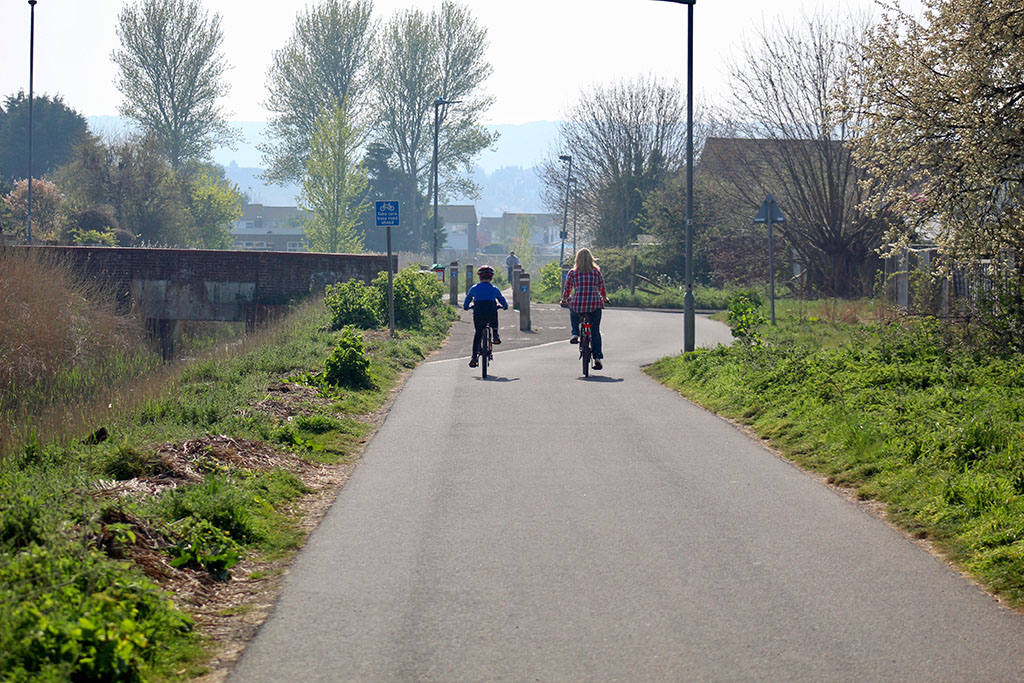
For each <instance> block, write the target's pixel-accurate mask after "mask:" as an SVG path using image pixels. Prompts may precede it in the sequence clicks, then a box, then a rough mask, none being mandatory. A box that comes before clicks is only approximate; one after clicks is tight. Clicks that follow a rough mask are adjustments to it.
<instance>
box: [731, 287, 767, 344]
mask: <svg viewBox="0 0 1024 683" xmlns="http://www.w3.org/2000/svg"><path fill="white" fill-rule="evenodd" d="M728 321H729V327H731V328H732V336H734V337H736V339H738V340H739V341H740V342H741V343H742V344H743V345H744V346H760V345H761V343H762V341H761V338H760V336H758V334H757V328H758V327H759V326H761V325H763V324H764V323H765V318H764V316H763V315H761V313H760V311H759V310H758V308H757V304H755V303H754V302H753V301H751V300H750V297H749V296H748V295H747V294H745V293H741V294H737V295H736V296H734V297H733V298H732V299H731V300H730V301H729V316H728Z"/></svg>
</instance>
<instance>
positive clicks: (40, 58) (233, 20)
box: [0, 0, 877, 124]
mask: <svg viewBox="0 0 1024 683" xmlns="http://www.w3.org/2000/svg"><path fill="white" fill-rule="evenodd" d="M819 2H820V4H821V6H822V7H827V8H829V9H833V8H834V9H835V10H836V11H842V12H858V11H865V12H870V13H877V10H876V6H875V3H874V0H831V1H827V0H775V1H774V2H765V1H764V0H703V1H702V0H698V2H697V5H696V6H695V7H694V35H695V38H694V53H695V54H694V80H695V88H694V89H695V93H696V95H697V97H707V98H711V99H715V98H716V97H717V96H718V95H719V94H720V93H721V92H723V91H724V88H725V87H726V82H725V81H726V78H725V65H726V64H727V62H728V60H729V59H730V54H731V53H733V52H734V51H735V49H736V48H737V46H738V45H739V44H740V42H741V40H742V38H743V36H744V35H745V34H746V35H749V34H750V32H751V31H753V30H755V29H757V28H759V27H762V26H764V25H766V24H770V23H771V22H772V21H773V20H774V19H776V18H779V17H781V18H782V19H783V20H789V19H794V18H798V17H800V16H801V15H802V14H803V13H805V12H809V11H812V10H813V9H814V8H815V7H816V6H817V5H818V3H819ZM125 4H128V0H39V2H38V4H37V5H36V8H35V19H36V22H35V68H34V72H35V92H36V93H37V94H43V93H46V94H50V95H53V94H60V95H62V96H63V97H64V101H65V103H66V104H68V105H69V106H71V107H73V108H74V109H76V110H77V111H78V112H79V113H81V114H83V115H86V116H100V115H114V114H117V106H118V103H119V102H120V93H119V92H118V91H117V89H116V87H115V86H114V79H115V75H116V73H115V68H114V66H113V64H112V63H111V61H110V53H111V52H112V51H113V50H114V49H115V48H116V47H117V35H116V32H115V25H116V22H117V15H118V12H119V11H120V9H121V7H123V6H124V5H125ZM203 4H204V5H205V6H206V7H207V9H208V10H209V11H210V12H211V13H212V12H217V13H219V14H220V15H221V16H222V18H223V29H224V44H223V49H224V53H225V55H226V58H227V61H228V62H229V63H230V64H231V67H232V68H231V70H230V71H229V73H228V79H229V81H230V83H231V92H230V94H229V96H228V98H227V99H226V100H225V102H224V104H225V108H226V109H227V110H228V112H229V117H228V118H229V119H230V120H234V121H265V120H266V118H267V112H266V110H264V109H263V107H262V104H261V103H262V102H263V101H264V100H265V99H266V93H265V89H264V88H265V85H264V84H265V77H266V72H267V68H268V66H269V65H270V59H271V54H272V52H273V51H274V50H276V49H278V48H280V47H281V46H282V45H283V44H284V43H285V41H286V40H287V39H288V37H289V35H290V34H291V30H292V27H293V25H294V19H295V15H296V13H297V12H298V11H300V10H302V9H303V8H305V7H306V5H307V4H308V3H307V2H305V1H304V0H303V1H299V0H295V1H293V0H275V1H273V2H259V1H258V0H257V1H254V0H203ZM439 4H440V0H375V2H374V13H375V15H376V16H377V17H378V18H387V17H390V16H391V15H392V14H393V13H394V12H395V11H396V10H398V9H403V8H408V7H419V8H423V9H432V8H434V7H437V6H438V5H439ZM464 4H468V5H469V6H470V7H471V8H472V11H473V13H474V14H475V15H476V17H477V18H478V20H479V21H480V22H481V23H482V24H483V25H485V26H486V27H487V29H488V38H489V42H490V45H489V47H488V51H487V57H488V59H489V61H490V62H491V64H492V65H493V67H494V73H493V75H492V77H491V79H490V81H489V82H488V84H487V89H488V91H489V92H490V94H492V95H494V96H495V97H496V102H495V104H494V106H493V107H492V108H491V110H490V111H489V112H488V113H487V114H486V116H485V121H484V122H485V123H493V124H510V123H511V124H519V123H526V122H530V121H544V120H547V121H553V120H559V119H561V118H562V116H563V114H564V112H565V111H566V109H567V107H568V106H570V105H571V104H572V103H574V102H575V101H576V99H577V97H578V95H579V93H580V91H581V90H585V89H588V88H589V87H590V86H592V85H594V84H595V83H610V82H613V81H618V80H620V79H621V78H623V77H627V76H635V75H638V74H650V73H653V74H656V75H658V76H663V77H667V78H678V79H679V81H680V83H683V82H684V78H685V58H686V6H685V5H677V4H672V3H670V2H654V1H652V0H468V2H466V1H465V0H464ZM29 16H30V14H29V5H28V3H27V1H26V0H0V36H2V38H0V96H7V95H10V94H12V93H15V92H17V91H18V90H19V89H24V90H25V91H26V92H27V91H28V72H29Z"/></svg>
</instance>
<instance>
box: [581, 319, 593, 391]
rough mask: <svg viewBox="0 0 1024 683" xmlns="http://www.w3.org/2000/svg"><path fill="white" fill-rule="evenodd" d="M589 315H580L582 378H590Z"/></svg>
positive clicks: (591, 352) (591, 353)
mask: <svg viewBox="0 0 1024 683" xmlns="http://www.w3.org/2000/svg"><path fill="white" fill-rule="evenodd" d="M590 338H591V329H590V314H589V313H580V359H581V360H582V361H583V376H584V377H590V359H591V356H592V355H593V351H592V350H591V348H590Z"/></svg>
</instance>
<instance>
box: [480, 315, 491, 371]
mask: <svg viewBox="0 0 1024 683" xmlns="http://www.w3.org/2000/svg"><path fill="white" fill-rule="evenodd" d="M493 334H494V328H492V327H491V326H490V325H484V335H483V337H482V338H481V339H480V378H481V379H487V363H488V362H490V361H492V360H494V354H493V350H494V339H493V336H492V335H493Z"/></svg>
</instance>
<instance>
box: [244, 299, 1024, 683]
mask: <svg viewBox="0 0 1024 683" xmlns="http://www.w3.org/2000/svg"><path fill="white" fill-rule="evenodd" d="M511 315H513V314H511V313H502V321H503V323H502V324H506V322H507V319H506V318H505V316H511ZM603 327H604V330H605V335H606V340H605V344H606V364H605V370H604V371H603V372H601V373H597V374H596V376H592V377H591V378H590V379H589V380H584V379H582V378H581V377H580V371H579V365H578V362H577V360H576V355H575V353H574V347H571V346H570V345H569V344H567V343H566V342H565V341H564V337H562V340H561V341H559V342H558V343H540V344H535V345H532V346H520V347H517V348H512V347H514V346H515V345H513V344H510V350H508V351H501V352H499V353H496V354H495V360H494V363H493V368H492V370H493V372H494V374H495V375H496V376H495V377H494V378H493V379H489V380H482V379H480V377H479V372H475V371H473V370H471V369H470V368H468V367H466V358H465V356H463V357H462V358H459V357H456V356H455V355H452V357H450V358H446V357H438V358H436V359H434V360H432V361H431V362H428V363H426V364H425V365H423V366H421V367H420V368H419V369H417V370H416V371H415V372H414V373H413V375H412V377H410V378H409V380H408V382H407V383H406V385H405V388H404V390H403V392H402V394H401V395H400V396H399V397H398V399H397V400H396V401H395V403H394V406H393V408H392V411H391V414H390V415H389V417H388V419H387V421H386V423H385V424H384V426H383V427H382V428H381V430H380V431H379V432H378V434H377V435H376V437H375V438H374V439H373V441H372V442H371V443H370V445H369V447H368V449H367V451H366V453H365V455H364V457H363V460H362V462H361V463H360V464H359V466H358V467H357V469H356V471H355V474H354V476H353V477H352V479H351V480H350V481H349V482H348V484H347V485H346V486H345V487H344V489H343V490H342V491H341V493H340V495H339V497H338V499H337V501H336V503H335V504H334V506H333V507H332V508H331V510H330V511H329V512H328V514H327V515H326V517H325V518H324V520H323V522H322V523H321V525H320V526H319V527H318V528H317V530H316V531H315V532H314V533H313V534H312V536H311V537H310V539H309V542H308V544H307V546H306V547H305V548H304V549H303V550H302V552H301V553H300V554H299V555H298V557H297V559H296V561H295V563H294V565H293V567H292V569H291V571H290V573H289V575H288V576H287V578H286V581H285V585H284V589H283V592H282V594H281V596H280V599H279V601H278V603H277V605H276V606H275V608H274V610H273V612H272V613H271V615H270V618H269V620H268V621H267V623H266V624H265V625H264V626H263V627H262V628H261V629H260V631H259V633H258V634H257V636H256V638H255V639H254V640H253V642H252V643H250V645H249V647H248V648H247V650H246V652H245V653H244V654H243V657H242V658H241V660H240V662H239V663H238V665H237V666H236V668H235V671H234V673H233V676H232V680H233V681H245V682H248V681H292V680H294V681H693V680H699V681H737V680H739V681H744V680H750V681H757V680H761V681H779V680H786V681H967V680H972V681H973V680H984V681H1013V680H1020V679H1021V678H1022V672H1024V619H1022V618H1021V617H1020V616H1018V615H1017V614H1014V613H1012V612H1010V611H1008V610H1005V609H1002V608H1001V607H1000V606H999V605H998V604H997V603H996V602H995V601H994V600H992V599H991V598H990V597H988V596H986V595H985V594H983V593H982V592H981V591H979V590H978V589H976V588H975V587H974V586H972V585H971V584H969V583H968V582H967V581H965V580H964V579H963V578H961V577H960V576H959V575H957V574H956V573H955V572H954V571H952V570H951V569H949V568H948V567H947V566H946V565H944V564H943V563H942V562H940V561H939V560H937V559H935V558H934V557H932V556H931V555H929V554H928V553H926V552H925V551H923V550H922V549H921V548H919V547H918V546H917V545H915V544H914V543H913V542H911V541H909V540H907V539H906V538H904V537H903V536H902V535H901V534H899V533H898V532H896V531H894V530H892V529H890V528H889V527H888V526H887V525H885V524H884V523H883V522H881V521H879V520H877V519H875V518H874V517H872V516H870V515H868V514H867V513H865V512H863V511H862V510H861V509H859V508H858V507H856V506H854V505H852V504H851V503H849V502H848V501H846V500H845V499H843V498H842V497H841V496H839V495H836V494H835V493H833V492H832V491H831V490H829V489H828V488H827V487H824V486H822V485H820V484H819V483H817V482H816V481H815V480H813V479H812V478H810V477H808V476H806V475H804V474H802V473H801V472H799V471H797V470H796V469H794V468H793V467H791V466H790V465H788V464H786V463H785V462H783V461H782V460H780V459H778V458H776V457H775V456H773V455H772V454H771V453H769V452H767V451H766V450H764V449H763V448H761V447H760V446H759V445H758V444H757V443H754V442H753V441H751V440H750V439H749V438H747V437H746V436H745V435H744V434H742V433H741V432H740V431H738V430H736V429H734V428H733V427H732V426H731V425H729V424H728V423H726V422H724V421H722V420H720V419H718V418H716V417H715V416H713V415H711V414H709V413H707V412H705V411H703V410H701V409H700V408H697V407H695V406H694V405H692V404H690V403H689V402H687V401H685V400H683V399H682V398H680V397H679V396H678V395H677V394H675V393H674V392H672V391H670V390H668V389H665V388H664V387H662V386H660V385H659V384H657V383H656V382H654V381H653V380H651V379H649V378H648V377H646V376H645V375H643V374H642V372H641V369H640V366H641V364H642V363H646V362H649V361H652V360H654V359H656V358H658V357H660V356H663V355H666V354H670V353H677V352H678V350H679V346H680V345H681V341H682V317H681V316H680V315H678V314H667V313H648V312H640V311H620V310H611V311H608V312H607V313H606V317H605V321H604V323H603ZM560 334H564V332H562V333H560ZM503 335H505V336H508V337H509V338H511V335H508V334H507V333H504V332H503ZM728 337H729V335H728V331H727V330H726V329H725V328H724V326H721V325H718V324H716V323H712V322H710V321H708V320H706V319H704V318H700V317H698V324H697V342H698V344H704V343H716V342H717V341H728ZM449 351H450V352H451V353H452V354H455V352H454V351H451V350H449Z"/></svg>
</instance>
